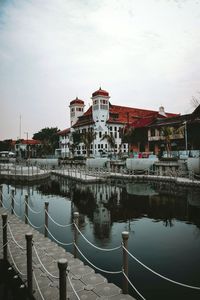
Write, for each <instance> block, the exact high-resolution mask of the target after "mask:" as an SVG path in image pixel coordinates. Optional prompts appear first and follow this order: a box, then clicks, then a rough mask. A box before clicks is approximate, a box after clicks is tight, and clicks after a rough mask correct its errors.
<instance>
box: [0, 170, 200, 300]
mask: <svg viewBox="0 0 200 300" xmlns="http://www.w3.org/2000/svg"><path fill="white" fill-rule="evenodd" d="M12 188H13V186H12ZM14 188H15V194H16V200H17V202H18V203H21V205H17V206H16V213H17V214H18V215H20V216H21V217H22V218H23V213H24V197H25V194H29V195H30V197H29V201H30V202H29V205H30V207H31V208H32V209H34V210H35V211H40V210H42V209H44V202H45V201H49V212H50V215H51V217H52V218H53V219H54V220H56V221H57V222H59V223H60V224H69V223H71V222H72V215H73V212H74V211H79V213H80V223H79V224H80V227H81V231H82V232H83V233H84V235H85V236H86V237H87V238H88V239H89V240H90V241H91V242H92V243H94V244H96V245H97V246H99V247H107V248H112V247H115V246H118V245H119V244H120V243H121V232H122V231H124V230H128V231H129V232H130V238H129V250H130V252H131V253H134V254H135V256H136V257H138V258H139V259H141V261H143V262H144V263H146V264H147V265H148V266H150V267H152V268H153V269H155V270H156V271H159V272H160V273H162V274H163V275H166V276H168V277H170V278H172V279H175V280H178V281H181V282H185V283H188V284H191V285H196V286H198V285H199V284H198V279H199V277H200V259H199V248H200V230H199V229H200V190H199V189H194V188H193V189H192V190H191V189H188V188H186V187H184V188H183V187H181V188H179V187H178V186H176V185H175V184H169V183H167V182H165V183H159V182H156V183H152V182H151V183H143V182H141V183H137V182H125V181H123V180H118V181H110V182H107V183H102V184H80V183H77V182H75V181H71V180H67V179H63V178H58V177H55V176H54V177H52V180H51V181H47V182H45V183H44V184H43V183H41V184H39V185H34V186H30V185H29V186H19V185H15V186H14ZM3 190H4V193H5V194H7V201H8V202H9V201H10V200H9V199H10V195H11V186H10V185H9V184H8V185H4V186H3ZM8 206H9V205H8V203H7V207H8ZM29 213H30V215H29V217H30V219H31V221H32V223H33V224H35V225H37V226H40V225H41V224H43V223H44V214H43V213H42V214H40V215H39V216H38V215H36V214H33V213H31V211H30V212H29ZM49 229H50V231H51V232H52V234H54V235H55V236H56V238H57V239H58V240H59V241H62V242H65V243H69V242H71V241H72V239H73V227H72V228H71V227H70V228H68V229H67V232H66V229H65V228H59V227H57V226H56V225H55V224H53V223H52V222H51V221H50V220H49ZM41 232H43V229H41ZM79 246H80V247H81V249H84V253H87V255H88V256H90V257H88V259H91V261H92V262H93V263H94V264H95V265H97V266H99V267H100V268H103V269H109V266H113V267H114V268H115V269H116V270H119V269H120V268H121V252H120V251H119V252H118V253H115V254H114V255H113V253H107V254H106V255H107V256H106V257H105V254H104V255H103V256H102V252H101V253H98V252H97V251H96V250H94V249H92V248H91V247H90V245H87V243H86V242H85V241H84V240H81V237H79ZM66 250H67V251H71V249H70V248H67V247H66ZM129 270H130V273H129V276H130V280H131V281H132V282H134V283H135V284H136V286H137V288H138V289H139V290H140V291H141V292H142V293H143V294H144V295H146V298H147V299H149V300H151V299H152V300H158V299H165V297H164V296H165V295H163V290H166V291H167V293H166V295H167V298H166V299H172V300H173V299H192V300H193V299H195V300H196V299H199V294H198V295H196V294H195V293H194V292H193V291H189V292H185V290H183V292H182V289H178V288H177V289H176V288H175V287H174V286H171V285H169V284H168V285H167V284H166V283H165V282H164V281H162V282H161V281H157V280H156V279H155V277H152V276H151V274H149V273H148V272H144V270H143V269H142V268H140V267H138V266H137V265H136V264H135V263H133V262H132V261H130V268H129ZM183 270H184V272H183ZM104 275H105V274H104ZM108 279H109V280H111V281H112V282H114V283H116V284H119V285H120V284H121V279H120V278H118V277H117V278H116V277H113V276H112V277H109V275H108ZM133 296H134V297H135V298H136V299H138V298H137V296H136V295H135V294H134V293H133Z"/></svg>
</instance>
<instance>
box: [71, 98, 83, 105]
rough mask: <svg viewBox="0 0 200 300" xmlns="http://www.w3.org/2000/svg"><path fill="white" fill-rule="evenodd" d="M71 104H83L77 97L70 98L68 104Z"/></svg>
mask: <svg viewBox="0 0 200 300" xmlns="http://www.w3.org/2000/svg"><path fill="white" fill-rule="evenodd" d="M73 104H79V105H83V104H84V101H83V100H81V99H78V97H76V99H74V100H72V101H71V102H70V105H73Z"/></svg>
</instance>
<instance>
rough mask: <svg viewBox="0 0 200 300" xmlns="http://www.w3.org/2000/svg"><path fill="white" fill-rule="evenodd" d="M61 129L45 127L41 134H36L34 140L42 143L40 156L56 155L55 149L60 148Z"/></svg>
mask: <svg viewBox="0 0 200 300" xmlns="http://www.w3.org/2000/svg"><path fill="white" fill-rule="evenodd" d="M58 132H59V129H58V128H57V127H51V128H49V127H45V128H43V129H41V130H40V131H39V132H37V133H34V135H33V139H34V140H39V141H41V143H42V145H41V146H40V149H39V152H40V155H41V156H42V155H52V154H54V153H55V149H56V148H58V142H59V136H58V134H57V133H58Z"/></svg>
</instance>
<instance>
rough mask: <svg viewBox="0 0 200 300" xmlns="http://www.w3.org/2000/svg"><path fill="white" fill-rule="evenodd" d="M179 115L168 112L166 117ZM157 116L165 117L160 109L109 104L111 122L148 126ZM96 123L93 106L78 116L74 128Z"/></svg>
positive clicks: (109, 121)
mask: <svg viewBox="0 0 200 300" xmlns="http://www.w3.org/2000/svg"><path fill="white" fill-rule="evenodd" d="M173 116H177V114H172V113H166V117H173ZM156 118H165V117H164V116H163V115H160V114H159V112H158V111H154V110H147V109H140V108H132V107H125V106H119V105H112V104H111V103H110V105H109V120H108V121H107V123H110V124H124V125H126V124H129V125H132V126H134V127H137V128H139V127H146V126H148V125H149V124H151V123H152V122H153V121H154V120H155V119H156ZM91 124H94V121H93V119H92V106H90V108H89V109H88V110H87V111H86V112H85V113H84V114H83V115H82V116H81V117H79V118H78V121H77V122H76V124H74V126H73V127H74V128H76V127H79V126H86V125H91Z"/></svg>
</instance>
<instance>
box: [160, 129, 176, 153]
mask: <svg viewBox="0 0 200 300" xmlns="http://www.w3.org/2000/svg"><path fill="white" fill-rule="evenodd" d="M173 134H174V128H173V127H169V126H165V127H161V136H162V137H163V139H164V141H165V146H166V151H167V156H168V157H169V156H170V153H171V140H172V137H173Z"/></svg>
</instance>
